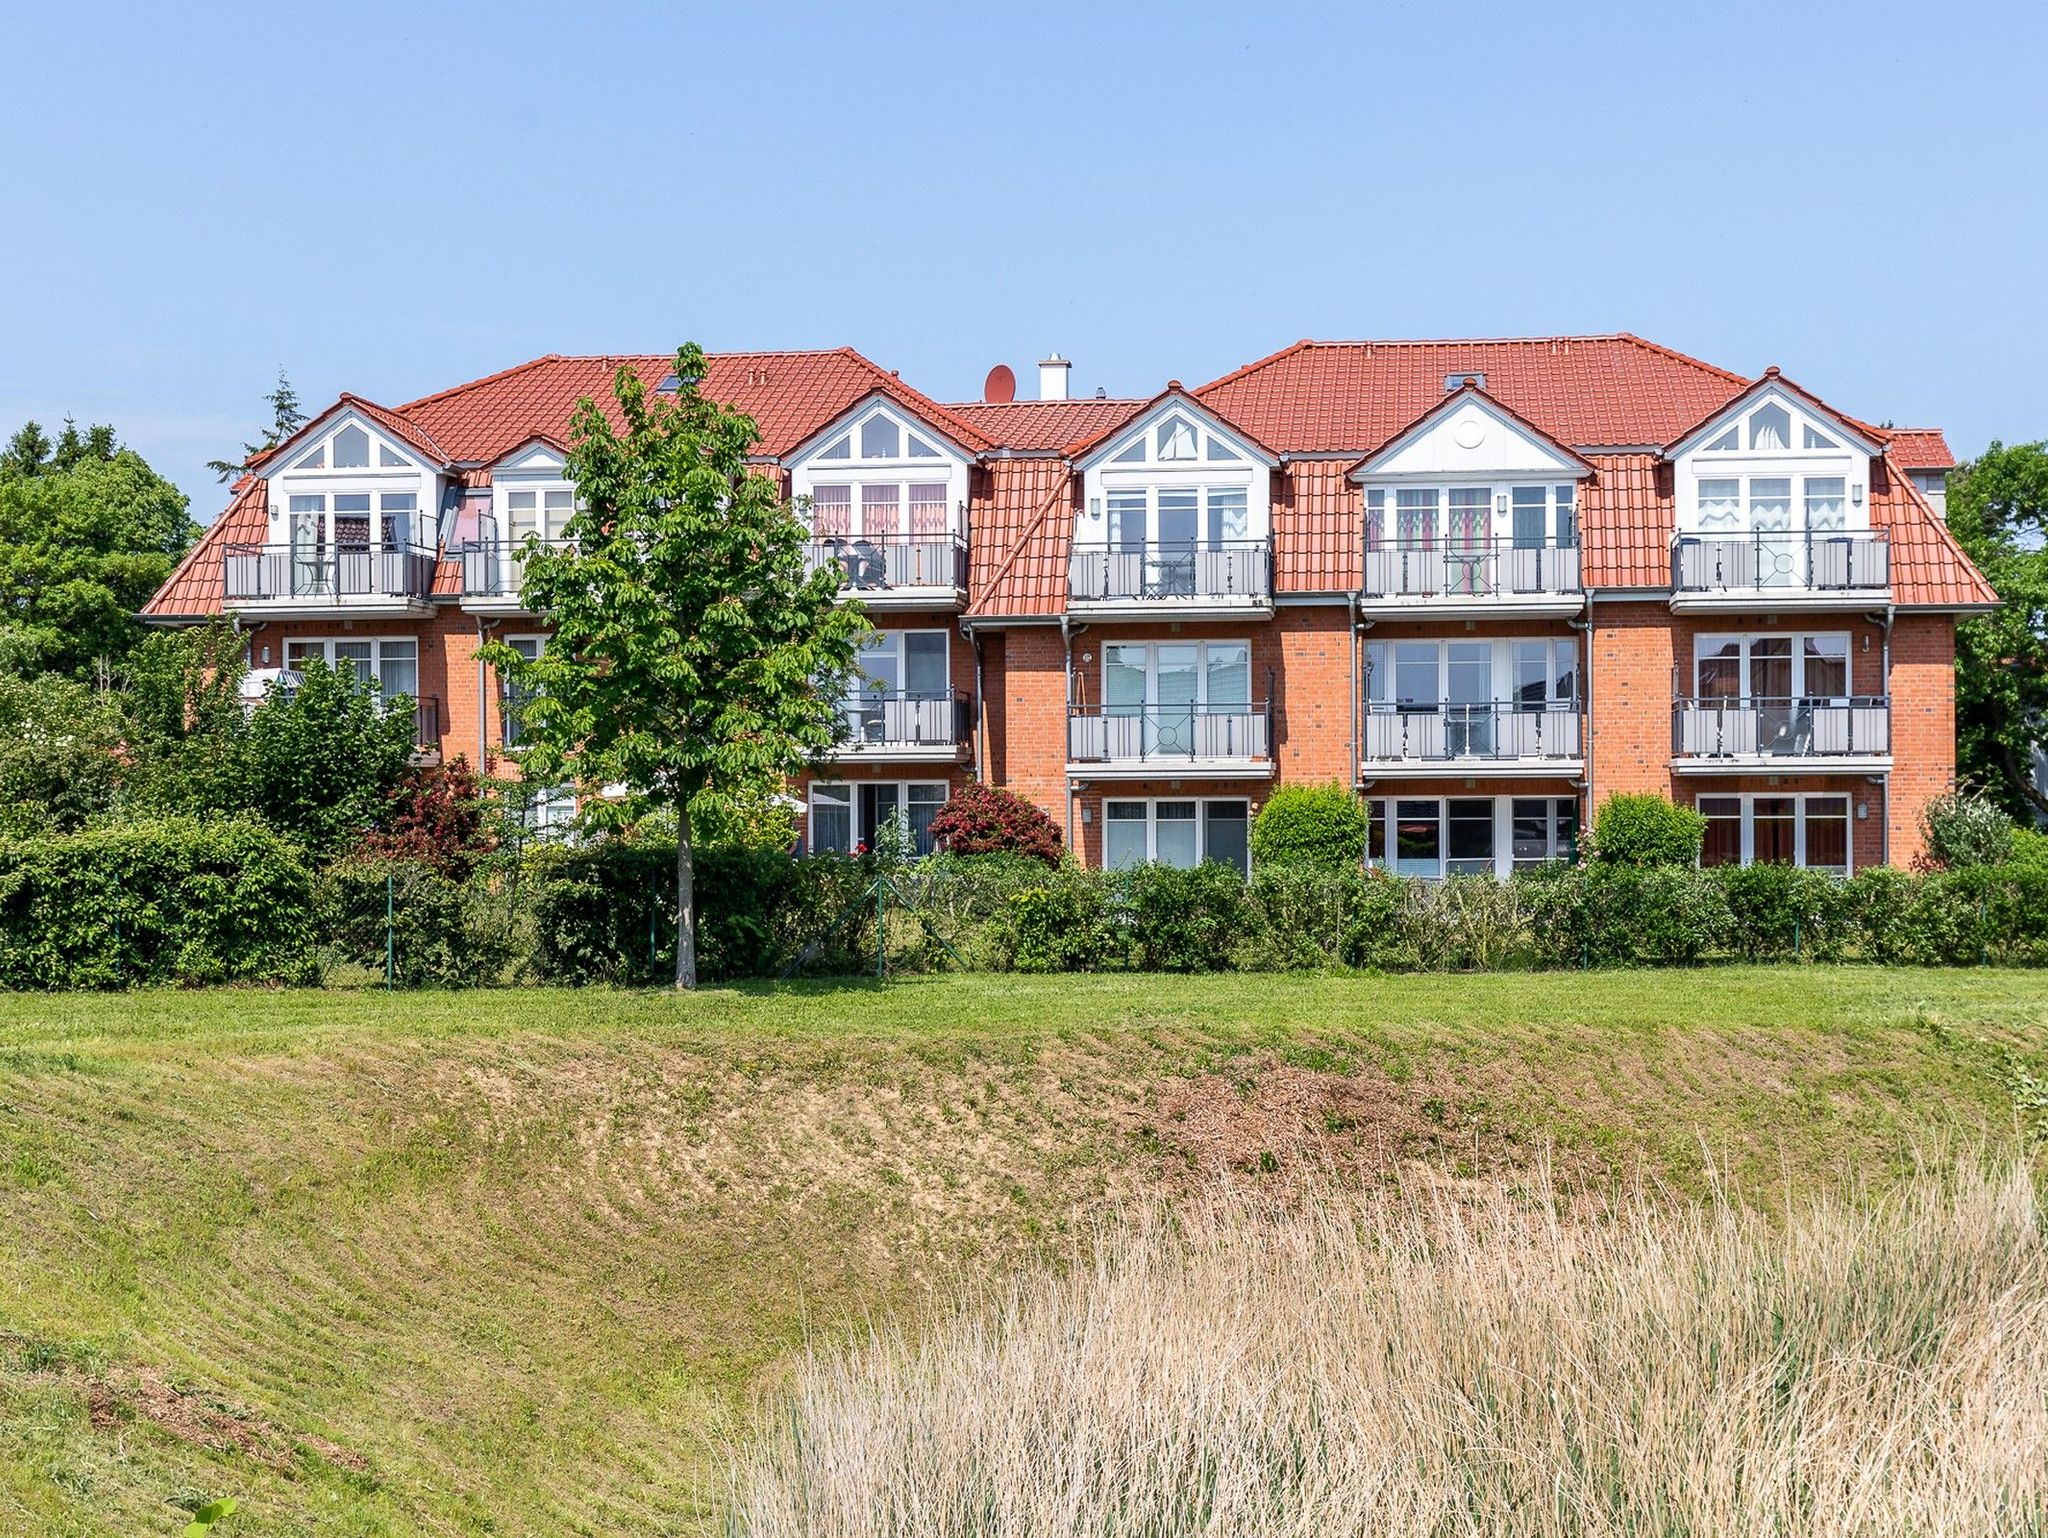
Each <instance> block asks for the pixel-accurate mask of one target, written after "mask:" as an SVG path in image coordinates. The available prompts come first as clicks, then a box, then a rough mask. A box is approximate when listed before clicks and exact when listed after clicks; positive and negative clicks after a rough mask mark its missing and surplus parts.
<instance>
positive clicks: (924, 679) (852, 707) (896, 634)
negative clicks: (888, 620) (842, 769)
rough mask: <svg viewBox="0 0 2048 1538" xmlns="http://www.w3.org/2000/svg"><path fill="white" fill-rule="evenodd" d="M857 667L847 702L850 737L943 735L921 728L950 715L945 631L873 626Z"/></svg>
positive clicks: (884, 739) (897, 739)
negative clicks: (858, 670) (851, 691)
mask: <svg viewBox="0 0 2048 1538" xmlns="http://www.w3.org/2000/svg"><path fill="white" fill-rule="evenodd" d="M859 668H860V674H859V677H858V678H857V679H856V680H855V684H854V694H853V697H852V698H850V699H849V700H848V701H847V705H846V713H847V728H848V734H849V736H850V737H851V738H852V740H853V741H854V742H856V743H873V744H882V743H892V742H894V743H903V742H913V743H918V742H930V741H942V740H944V738H943V737H935V736H933V735H932V733H931V732H930V731H929V730H927V729H926V728H929V727H935V726H936V725H938V723H939V720H940V718H941V717H945V718H947V719H948V720H950V714H949V713H950V710H951V702H950V695H949V676H948V657H947V641H946V632H945V631H943V630H883V631H878V632H876V633H875V634H873V635H871V636H869V637H868V639H867V640H866V641H865V642H863V643H862V645H861V649H860V660H859ZM928 717H929V718H930V719H927V718H928Z"/></svg>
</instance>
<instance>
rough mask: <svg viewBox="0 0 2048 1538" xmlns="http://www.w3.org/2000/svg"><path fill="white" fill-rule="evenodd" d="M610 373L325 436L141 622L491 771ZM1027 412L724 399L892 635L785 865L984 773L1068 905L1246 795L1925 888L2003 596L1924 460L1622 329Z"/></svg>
mask: <svg viewBox="0 0 2048 1538" xmlns="http://www.w3.org/2000/svg"><path fill="white" fill-rule="evenodd" d="M621 364H623V365H625V366H627V367H630V368H632V369H634V370H635V371H637V372H638V373H639V374H640V376H641V377H642V378H643V379H644V380H645V381H646V382H647V384H648V385H649V386H650V387H651V388H656V389H659V388H662V387H663V386H664V385H666V386H667V387H669V388H673V387H674V386H673V380H672V379H670V378H668V377H667V376H668V369H669V362H668V360H667V359H665V358H662V357H654V356H649V357H631V358H565V357H552V356H551V357H546V358H539V359H536V360H534V361H533V362H531V363H525V364H521V365H520V366H518V367H517V368H512V369H508V370H506V371H505V372H503V373H500V374H494V375H491V376H490V377H488V378H485V379H479V380H476V381H474V382H473V383H470V384H465V385H458V386H456V387H455V388H454V389H451V390H445V391H443V392H441V393H440V394H437V395H430V396H427V397H425V398H424V399H421V400H417V401H413V402H412V403H410V404H409V405H404V406H399V407H395V408H389V407H384V406H379V405H376V404H373V403H372V402H370V401H368V400H364V399H362V398H360V397H358V396H354V395H344V396H342V397H341V399H340V400H338V401H336V402H335V403H334V404H333V405H332V406H331V407H329V408H328V409H327V410H325V411H323V412H322V413H321V414H320V415H319V416H318V417H317V418H315V419H314V420H313V421H311V422H310V423H308V424H307V425H306V426H305V427H304V428H303V429H302V430H301V431H300V432H299V433H298V434H297V435H296V436H294V437H293V438H291V439H290V440H289V441H288V442H286V443H284V444H282V445H280V446H279V447H278V448H276V449H275V450H273V451H271V452H270V453H269V454H267V455H265V456H263V458H262V459H261V460H260V461H258V462H257V463H256V464H254V465H253V466H252V473H251V474H250V475H249V476H247V477H246V478H245V479H244V480H243V481H242V482H241V483H240V484H239V485H238V486H237V487H236V488H235V490H234V494H233V500H232V501H231V502H230V503H229V505H228V507H227V509H226V511H225V512H224V513H223V514H222V516H221V517H220V519H219V520H218V521H217V522H216V523H215V524H214V525H213V526H212V528H210V529H209V530H208V531H207V534H206V537H205V538H204V539H203V540H202V541H201V542H200V543H199V545H198V546H197V547H196V548H195V549H194V550H193V552H192V553H191V554H190V555H189V556H188V557H187V558H186V559H185V561H184V563H183V564H182V565H181V566H180V567H179V568H178V570H177V571H176V572H175V573H174V574H173V576H172V577H171V579H170V581H169V582H167V583H166V584H165V585H164V587H163V590H162V591H161V592H159V593H158V594H157V595H156V596H155V598H153V599H152V600H151V601H150V603H149V605H148V607H147V609H146V610H145V614H146V616H147V617H148V618H150V619H152V620H155V621H159V622H161V623H164V624H187V623H196V622H200V621H203V620H206V619H208V618H210V617H212V616H215V615H218V614H221V613H223V612H225V613H226V614H228V615H230V616H232V617H233V619H234V621H235V623H236V624H237V625H238V626H239V628H240V630H241V632H242V633H243V635H244V636H246V638H247V644H248V650H249V658H250V662H251V665H252V667H253V668H254V669H255V670H256V671H255V673H254V674H253V676H254V678H256V679H257V680H258V681H259V682H260V681H262V680H265V679H274V678H276V677H277V676H278V674H279V672H280V670H289V669H290V668H291V667H292V666H293V665H294V664H296V663H298V662H300V661H302V660H303V659H304V658H305V657H306V656H308V655H319V656H322V657H324V658H326V659H328V660H330V661H332V662H337V663H338V662H342V661H347V662H350V663H352V664H353V665H354V666H355V667H356V668H358V669H359V670H360V671H361V673H362V674H363V676H364V677H365V678H369V679H375V680H377V681H378V682H379V683H380V684H381V686H382V688H383V690H384V691H385V693H386V694H387V695H398V694H406V695H410V696H412V697H414V698H415V699H416V700H417V701H418V712H419V723H420V741H421V747H422V751H423V752H427V753H439V754H443V755H446V756H448V757H451V758H452V757H454V756H455V755H458V754H461V755H466V756H467V757H469V758H470V760H471V761H472V762H488V763H490V764H492V765H493V766H494V772H497V773H500V774H508V775H509V774H514V773H516V770H514V769H512V768H511V767H510V766H509V764H508V763H507V762H506V761H505V759H504V758H503V752H502V750H503V749H504V748H505V747H507V746H510V745H512V743H513V741H514V738H515V735H516V723H514V724H511V725H508V723H507V721H506V718H505V712H504V709H503V701H502V697H501V690H500V683H499V680H498V679H497V678H495V677H494V676H492V674H491V672H490V670H489V669H487V668H486V667H485V666H484V665H483V664H481V663H480V662H478V660H477V658H476V651H477V648H478V646H479V645H480V644H481V643H482V642H483V641H485V640H486V639H489V638H493V637H495V638H502V639H506V640H509V641H511V642H512V643H513V644H514V645H527V646H536V647H537V646H542V645H545V644H546V633H547V626H546V621H545V618H544V616H541V615H537V614H534V613H531V612H529V611H527V610H526V609H524V608H523V607H522V605H521V600H520V592H519V589H520V580H519V577H520V561H521V553H522V551H523V550H525V549H526V548H527V547H528V544H529V542H530V541H533V540H542V541H545V540H549V539H553V538H557V537H559V536H560V533H561V527H562V522H563V520H564V519H565V518H566V517H567V516H568V513H569V511H570V509H571V507H572V505H573V498H574V491H573V488H572V487H571V486H570V485H569V483H568V482H566V481H565V480H564V478H563V473H562V472H563V464H564V457H565V451H564V439H565V434H566V430H567V425H568V421H569V416H570V411H571V408H572V407H573V405H574V403H575V402H576V400H577V399H578V397H581V396H594V397H597V398H599V399H601V400H602V399H605V398H607V397H608V391H609V381H610V378H611V375H612V374H613V372H614V371H615V370H616V369H617V368H618V367H619V366H620V365H621ZM999 373H1002V374H1003V377H1004V378H1005V380H1007V374H1006V371H999ZM1039 374H1040V383H1039V398H1038V399H1036V400H1013V399H1006V398H992V399H988V400H983V401H976V402H971V403H963V404H954V405H944V404H941V403H939V402H937V401H934V400H931V399H929V398H927V397H926V396H924V395H921V394H920V393H918V392H917V391H916V390H914V389H912V388H910V387H909V386H907V385H905V384H903V383H902V382H901V381H900V380H898V379H897V378H896V377H895V376H894V375H893V374H891V373H889V372H888V371H886V370H884V369H882V368H879V367H877V366H876V365H874V364H872V363H870V362H869V361H868V360H867V359H865V358H863V357H861V356H860V355H859V354H857V353H855V352H853V351H851V350H850V349H840V350H838V351H833V352H772V353H733V354H722V355H717V356H714V357H713V358H712V359H711V361H710V368H709V375H708V378H707V379H706V381H705V388H706V390H707V392H708V393H710V394H712V395H714V396H715V397H717V398H719V399H721V400H724V401H727V402H730V403H731V404H733V405H735V406H737V407H739V408H740V409H742V410H744V411H746V412H748V413H749V414H750V415H752V416H753V418H754V419H755V421H756V422H757V423H759V426H760V435H761V436H760V442H759V445H758V450H757V453H758V459H759V462H760V464H761V465H762V466H763V468H764V470H766V471H768V472H769V473H773V474H775V475H778V476H779V477H780V478H781V479H782V482H783V485H784V488H785V490H786V491H787V493H788V494H789V495H791V496H792V497H795V498H797V499H798V501H799V504H800V506H802V507H803V508H804V509H805V516H806V517H807V518H808V519H809V521H810V525H811V528H812V531H813V535H814V540H813V546H812V548H813V551H814V554H815V559H816V560H817V561H818V562H820V563H828V562H829V563H834V564H836V565H838V566H839V567H840V568H841V569H842V571H843V572H844V573H845V583H846V590H847V593H848V595H849V598H857V599H859V600H860V601H861V602H863V603H864V604H865V605H866V607H867V610H868V613H869V614H870V615H871V617H872V618H873V620H874V622H875V624H876V625H877V626H878V627H879V633H878V635H877V637H876V639H875V643H874V645H873V646H872V647H871V649H870V650H869V652H868V654H867V657H866V660H865V671H866V674H867V679H866V687H865V688H863V689H862V690H861V691H859V693H858V694H857V696H856V697H854V698H850V699H849V700H848V701H847V703H846V707H845V708H846V715H847V726H848V732H847V736H848V741H847V744H846V746H845V747H844V748H842V749H841V750H839V751H838V753H837V754H836V755H835V760H834V762H833V763H832V764H831V765H830V766H829V768H827V769H826V770H825V771H824V772H822V773H820V774H818V775H815V776H811V777H807V779H806V781H805V782H804V783H803V784H802V785H801V786H800V787H798V789H799V792H800V794H801V796H802V798H803V804H804V813H805V816H804V821H805V837H806V840H807V842H808V843H809V845H810V847H812V848H814V849H821V850H823V849H847V848H850V847H852V846H855V845H857V844H859V843H861V842H862V841H864V840H867V839H870V838H872V837H873V836H874V833H875V830H876V828H877V826H878V825H880V824H882V823H883V822H885V821H886V820H888V819H889V818H891V817H900V818H902V819H904V820H905V821H907V822H908V824H909V826H910V827H911V829H912V831H913V833H914V834H915V835H916V836H918V837H919V838H924V837H926V836H927V833H926V830H927V828H928V824H929V821H930V816H931V813H932V811H933V810H934V809H935V808H936V807H937V806H938V805H939V804H940V803H942V802H943V801H944V800H945V798H946V797H947V796H948V795H950V794H952V793H953V792H954V791H955V790H957V789H958V788H959V787H960V786H962V785H964V784H966V783H968V782H969V781H970V780H973V779H981V780H984V781H986V782H988V783H990V784H993V785H1001V786H1007V787H1009V788H1011V789H1013V790H1015V791H1018V792H1019V793H1021V794H1023V795H1025V796H1028V797H1029V798H1030V799H1031V800H1033V801H1035V802H1036V803H1037V804H1038V805H1040V806H1041V807H1043V808H1044V809H1045V810H1046V811H1047V812H1048V813H1049V814H1051V816H1052V817H1053V819H1054V820H1055V821H1056V822H1057V823H1059V825H1060V826H1061V827H1062V828H1063V829H1064V830H1065V832H1066V836H1067V840H1068V843H1069V844H1070V846H1071V847H1072V848H1073V849H1075V850H1076V851H1077V853H1079V854H1080V856H1081V857H1082V858H1083V859H1084V860H1085V861H1087V862H1088V863H1089V864H1091V865H1097V864H1102V863H1105V862H1106V863H1111V864H1119V863H1126V862H1132V861H1137V860H1144V859H1158V860H1164V861H1170V862H1174V863H1187V862H1193V861H1195V860H1199V859H1204V858H1214V859H1220V860H1225V861H1229V862H1233V863H1238V864H1242V863H1243V862H1244V860H1245V858H1246V855H1245V849H1246V824H1247V821H1248V819H1249V817H1250V815H1251V814H1252V813H1254V812H1255V811H1256V810H1257V809H1258V807H1259V805H1260V803H1261V802H1262V801H1263V800H1264V799H1265V797H1266V796H1267V795H1268V794H1269V793H1270V792H1271V790H1272V789H1273V787H1274V786H1276V785H1282V784H1288V783H1329V782H1331V781H1337V782H1340V783H1343V784H1346V785H1351V786H1355V787H1356V788H1357V790H1358V793H1359V794H1360V795H1361V796H1362V797H1364V798H1365V799H1366V801H1367V802H1368V804H1369V806H1370V809H1371V813H1372V828H1373V831H1372V854H1373V858H1374V859H1375V860H1378V861H1383V862H1385V863H1387V864H1389V865H1391V866H1393V867H1394V868H1397V869H1399V870H1402V871H1406V872H1413V873H1418V874H1426V875H1435V874H1442V873H1450V872H1460V871H1492V872H1497V873H1500V874H1506V873H1508V872H1509V871H1511V870H1513V869H1514V868H1515V867H1516V866H1518V865H1522V864H1526V863H1533V862H1537V861H1541V860H1544V859H1548V858H1552V857H1555V856H1557V855H1559V854H1561V853H1564V852H1566V851H1568V850H1569V849H1570V848H1571V846H1572V841H1573V839H1574V838H1575V836H1576V833H1577V830H1578V829H1579V827H1580V826H1581V825H1582V824H1583V823H1584V821H1585V819H1586V817H1587V816H1588V815H1589V813H1590V811H1591V809H1592V808H1593V807H1594V806H1596V805H1597V804H1598V803H1599V802H1600V801H1601V800H1603V799H1604V798H1605V797H1607V796H1608V795H1610V794H1612V793H1614V792H1616V791H1656V792H1660V793H1662V794H1665V795H1668V796H1670V797H1671V798H1673V799H1674V800H1677V801H1680V802H1684V803H1687V804H1691V805H1696V806H1698V807H1699V808H1700V809H1701V810H1702V811H1703V812H1705V813H1706V814H1707V816H1708V817H1709V819H1710V833H1709V836H1708V845H1707V858H1708V859H1709V860H1711V861H1716V862H1721V861H1757V860H1779V861H1792V862H1796V863H1800V864H1805V865H1809V866H1814V867H1819V868H1826V869H1833V870H1840V871H1848V870H1852V869H1861V868H1863V867H1864V866H1867V865H1871V864H1878V863H1891V864H1894V865H1898V864H1904V863H1906V862H1908V861H1910V860H1911V859H1912V857H1913V856H1914V855H1915V854H1916V853H1917V852H1918V849H1919V843H1920V834H1919V821H1920V813H1921V809H1922V808H1923V807H1924V806H1925V805H1926V803H1927V801H1928V800H1929V798H1930V797H1933V796H1935V795H1938V794H1939V793H1941V792H1942V791H1943V790H1944V789H1946V788H1947V787H1948V786H1949V784H1950V782H1951V779H1952V777H1953V773H1954V767H1955V714H1954V688H1953V658H1954V649H1955V625H1956V620H1957V618H1958V616H1960V615H1964V614H1967V613H1970V612H1972V611H1976V610H1981V609H1983V608H1985V607H1987V606H1989V605H1991V604H1993V603H1994V602H1995V601H1996V600H1995V597H1994V595H1993V594H1992V592H1991V590H1990V589H1989V588H1988V586H1987V585H1986V584H1985V582H1984V580H1983V578H1982V577H1981V576H1980V575H1979V574H1978V573H1977V572H1976V570H1975V569H1974V568H1972V566H1971V565H1970V563H1969V561H1968V560H1967V559H1966V558H1965V557H1964V555H1963V554H1962V552H1961V551H1960V550H1959V549H1958V548H1957V546H1956V544H1955V541H1954V540H1953V539H1952V538H1951V537H1950V536H1949V533H1948V530H1947V528H1946V526H1945V524H1944V522H1943V516H1942V499H1943V493H1942V486H1943V474H1944V472H1945V471H1946V470H1947V469H1948V468H1949V466H1950V465H1951V464H1952V463H1953V460H1952V458H1951V456H1950V454H1949V451H1948V448H1947V445H1946V444H1945V443H1944V441H1943V439H1942V436H1941V434H1940V433H1939V432H1936V431H1928V430H1918V429H1913V430H1901V429H1893V428H1880V427H1873V426H1871V425H1870V424H1868V423H1866V422H1863V421H1859V420H1857V419H1856V418H1854V417H1851V416H1848V415H1845V414H1844V413H1842V412H1841V411H1838V410H1836V409H1835V408H1834V407H1832V406H1829V405H1828V404H1827V403H1826V402H1824V401H1823V400H1821V399H1820V398H1819V397H1817V396H1815V395H1813V394H1811V393H1810V392H1808V391H1807V390H1805V389H1802V388H1801V387H1800V386H1798V385H1796V384H1794V383H1793V382H1792V381H1791V380H1790V379H1788V378H1786V377H1784V376H1783V375H1782V374H1780V373H1778V371H1777V370H1775V369H1772V370H1769V371H1767V372H1766V373H1765V374H1764V375H1763V376H1762V377H1761V378H1758V379H1744V378H1742V377H1741V376H1739V375H1736V374H1732V373H1729V372H1727V371H1725V370H1723V369H1719V368H1715V367H1713V366H1711V365H1709V364H1706V363H1702V362H1700V361H1698V360H1697V359H1694V358H1689V357H1686V356H1685V355H1683V354H1681V353H1676V352H1673V351H1671V350H1669V349H1668V348H1664V347H1659V346H1656V345H1654V344H1652V343H1649V342H1645V341H1643V340H1641V339H1640V338H1637V337H1634V336H1628V335H1618V336H1586V337H1538V338H1527V339H1517V340H1508V341H1434V342H1308V341H1304V342H1299V343H1296V344H1295V345H1294V346H1292V347H1288V348H1286V349H1284V350H1282V351H1280V352H1277V353H1274V354H1273V355H1272V356H1270V357H1267V358H1262V359H1260V360H1259V361H1258V362H1256V363H1252V364H1248V365H1247V366H1245V367H1244V368H1241V369H1238V370H1237V371H1236V372H1234V373H1231V374H1227V375H1225V376H1224V377H1223V378H1221V379H1218V380H1215V381H1213V382H1211V383H1209V384H1206V385H1202V386H1199V387H1197V388H1193V389H1188V388H1184V387H1183V386H1182V385H1181V384H1179V383H1178V382H1171V383H1169V384H1168V385H1167V387H1166V388H1165V389H1164V390H1163V391H1161V392H1160V393H1159V394H1158V395H1156V396H1154V397H1153V398H1152V399H1150V400H1110V399H1103V398H1100V397H1097V398H1094V399H1070V398H1068V390H1067V385H1066V380H1067V376H1068V365H1067V364H1066V363H1065V362H1064V361H1063V360H1060V359H1057V358H1055V359H1053V360H1051V361H1049V362H1047V363H1045V364H1042V365H1041V366H1040V370H1039ZM995 378H996V376H992V384H994V380H995ZM989 393H990V394H991V395H992V396H995V397H1003V396H1007V395H1009V394H1011V393H1012V392H1011V391H1010V390H1009V389H1007V388H1005V387H1004V386H1002V385H995V387H994V388H992V389H991V391H990V392H989ZM567 806H568V803H567V800H566V798H565V797H563V796H561V795H555V796H552V797H549V798H546V799H545V800H544V802H543V808H542V812H541V814H540V815H541V816H542V817H543V818H544V819H553V818H556V817H559V816H561V815H563V814H564V813H565V812H566V810H567Z"/></svg>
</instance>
